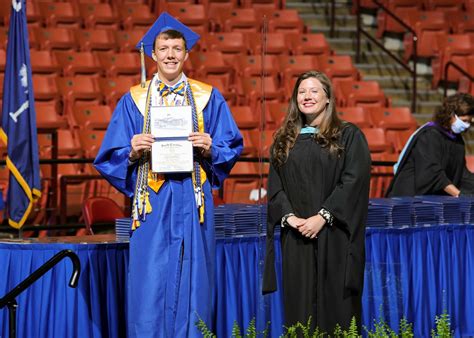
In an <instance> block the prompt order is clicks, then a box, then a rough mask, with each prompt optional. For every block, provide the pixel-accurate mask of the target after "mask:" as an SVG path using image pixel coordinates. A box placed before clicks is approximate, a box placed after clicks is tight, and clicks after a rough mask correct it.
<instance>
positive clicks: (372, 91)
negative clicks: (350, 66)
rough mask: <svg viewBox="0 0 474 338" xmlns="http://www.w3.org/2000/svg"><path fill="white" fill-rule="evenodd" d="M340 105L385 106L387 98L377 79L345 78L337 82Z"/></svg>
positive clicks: (336, 87) (336, 90) (337, 96)
mask: <svg viewBox="0 0 474 338" xmlns="http://www.w3.org/2000/svg"><path fill="white" fill-rule="evenodd" d="M335 93H336V98H337V102H338V106H341V107H349V106H362V107H370V106H375V107H385V106H386V105H387V99H386V97H385V94H384V93H383V91H382V89H380V86H379V84H378V82H376V81H350V80H343V81H338V82H336V83H335Z"/></svg>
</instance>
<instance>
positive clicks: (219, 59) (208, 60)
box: [189, 51, 234, 87]
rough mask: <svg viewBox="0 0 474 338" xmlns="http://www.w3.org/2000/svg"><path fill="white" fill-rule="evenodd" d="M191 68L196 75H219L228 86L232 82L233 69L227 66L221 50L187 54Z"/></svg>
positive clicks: (206, 76)
mask: <svg viewBox="0 0 474 338" xmlns="http://www.w3.org/2000/svg"><path fill="white" fill-rule="evenodd" d="M189 60H190V61H191V64H192V68H193V69H194V71H195V72H196V74H195V76H196V77H198V78H199V77H201V78H209V77H210V76H211V75H212V76H213V77H220V78H221V79H222V81H223V82H224V84H225V86H227V87H228V86H229V85H230V83H231V82H233V79H234V77H233V75H234V74H233V69H232V67H231V66H229V65H228V64H227V63H226V62H225V60H224V56H223V54H222V53H221V52H218V51H212V52H197V51H196V52H193V53H190V54H189Z"/></svg>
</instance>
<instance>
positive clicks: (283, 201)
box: [262, 71, 371, 335]
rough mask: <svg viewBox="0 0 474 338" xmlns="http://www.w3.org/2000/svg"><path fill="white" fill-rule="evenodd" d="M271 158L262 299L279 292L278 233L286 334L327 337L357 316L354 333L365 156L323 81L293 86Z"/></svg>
mask: <svg viewBox="0 0 474 338" xmlns="http://www.w3.org/2000/svg"><path fill="white" fill-rule="evenodd" d="M270 156H271V161H270V164H271V165H270V172H269V177H268V217H267V251H266V256H265V269H264V279H263V290H262V291H263V293H264V294H265V293H270V292H273V291H275V290H276V288H277V283H276V273H275V248H274V230H275V228H276V227H277V226H281V251H282V277H283V285H282V288H283V302H284V310H285V326H287V327H289V326H291V325H294V324H296V323H297V322H300V323H304V324H306V323H307V322H308V320H309V319H310V318H311V326H312V329H314V328H315V326H317V327H318V328H319V329H320V330H322V331H323V332H326V333H327V334H329V335H332V334H333V332H334V328H335V327H336V325H337V324H338V325H340V326H341V327H342V328H343V329H345V330H347V329H348V327H349V324H350V321H351V318H352V317H354V316H355V318H356V320H357V322H358V327H359V328H360V327H361V325H360V324H361V323H360V320H361V311H362V310H361V307H362V305H361V297H362V287H363V284H364V283H363V279H364V264H365V251H364V250H365V246H364V241H365V220H366V217H367V210H368V199H369V181H370V164H371V161H370V152H369V148H368V145H367V141H366V139H365V137H364V134H363V133H362V132H361V131H360V129H359V128H358V127H356V126H355V125H353V124H351V123H348V122H344V121H341V120H339V118H338V116H337V113H336V107H335V100H334V93H333V90H332V85H331V82H330V80H329V79H328V77H327V76H326V75H325V74H323V73H321V72H316V71H309V72H306V73H304V74H302V75H301V76H300V77H299V78H298V80H297V81H296V84H295V87H294V89H293V94H292V96H291V99H290V102H289V107H288V112H287V115H286V118H285V120H284V122H283V124H282V126H281V127H280V128H279V129H278V130H277V132H276V134H275V136H274V142H273V145H272V147H271V154H270Z"/></svg>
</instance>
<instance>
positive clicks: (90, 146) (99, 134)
mask: <svg viewBox="0 0 474 338" xmlns="http://www.w3.org/2000/svg"><path fill="white" fill-rule="evenodd" d="M77 134H78V137H79V144H80V145H81V148H82V150H83V151H84V155H85V157H89V158H95V157H96V156H97V153H98V152H99V149H100V146H101V144H102V141H103V140H104V136H105V130H90V129H79V130H78V131H77Z"/></svg>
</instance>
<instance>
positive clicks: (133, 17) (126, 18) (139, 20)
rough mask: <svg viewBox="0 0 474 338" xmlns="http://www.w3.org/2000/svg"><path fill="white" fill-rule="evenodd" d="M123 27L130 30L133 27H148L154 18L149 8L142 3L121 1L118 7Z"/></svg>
mask: <svg viewBox="0 0 474 338" xmlns="http://www.w3.org/2000/svg"><path fill="white" fill-rule="evenodd" d="M119 15H120V19H121V20H122V24H123V27H124V28H125V29H126V30H132V29H134V28H135V27H143V28H148V27H150V26H151V25H152V24H153V23H154V22H155V20H156V18H155V16H154V15H153V14H152V13H151V11H150V8H149V7H148V6H147V5H144V4H131V3H128V4H127V3H123V4H121V5H120V7H119Z"/></svg>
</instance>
